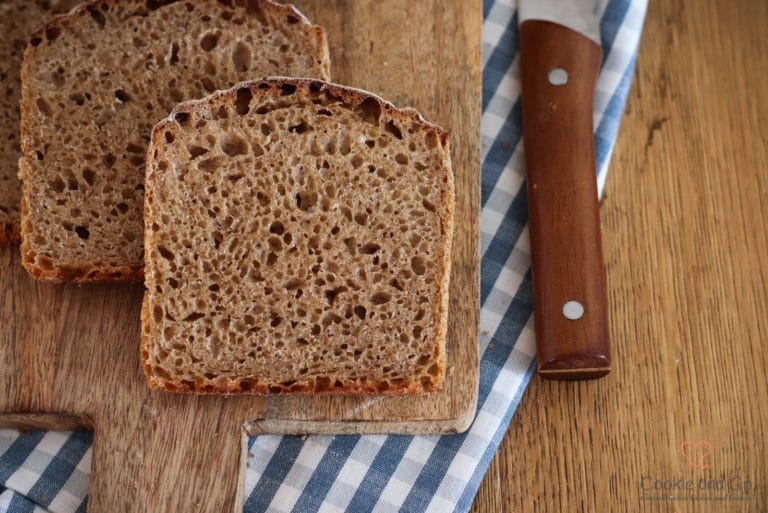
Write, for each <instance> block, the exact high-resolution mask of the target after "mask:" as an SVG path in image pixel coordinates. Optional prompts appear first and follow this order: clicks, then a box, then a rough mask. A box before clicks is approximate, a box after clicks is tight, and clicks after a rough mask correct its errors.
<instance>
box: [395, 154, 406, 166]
mask: <svg viewBox="0 0 768 513" xmlns="http://www.w3.org/2000/svg"><path fill="white" fill-rule="evenodd" d="M395 162H397V163H398V164H400V165H401V166H407V165H408V156H407V155H405V154H403V153H398V154H397V155H395Z"/></svg>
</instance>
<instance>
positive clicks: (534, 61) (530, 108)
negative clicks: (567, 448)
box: [519, 0, 611, 380]
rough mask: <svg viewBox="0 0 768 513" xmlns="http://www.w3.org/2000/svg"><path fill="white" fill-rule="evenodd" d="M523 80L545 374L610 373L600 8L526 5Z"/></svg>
mask: <svg viewBox="0 0 768 513" xmlns="http://www.w3.org/2000/svg"><path fill="white" fill-rule="evenodd" d="M519 9H520V10H519V20H520V32H519V34H520V72H521V81H522V103H523V140H524V147H525V161H526V169H527V192H528V210H529V218H530V237H531V260H532V268H533V289H534V315H535V325H536V352H537V357H538V371H539V375H540V376H541V377H543V378H547V379H558V380H580V379H594V378H599V377H602V376H605V375H606V374H608V372H609V371H610V368H611V357H610V348H609V334H608V308H607V295H606V276H605V268H604V265H603V256H602V245H601V236H600V216H599V203H598V197H597V180H596V173H595V168H596V164H595V143H594V136H593V120H592V107H593V102H594V93H595V86H596V84H597V76H598V73H599V70H600V64H601V61H602V49H601V47H600V44H599V41H600V31H599V23H598V19H597V16H596V15H595V13H594V11H595V0H520V5H519Z"/></svg>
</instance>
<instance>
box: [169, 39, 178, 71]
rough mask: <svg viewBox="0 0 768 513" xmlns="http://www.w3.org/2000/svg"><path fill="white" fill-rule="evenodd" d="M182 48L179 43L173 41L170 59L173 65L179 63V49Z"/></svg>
mask: <svg viewBox="0 0 768 513" xmlns="http://www.w3.org/2000/svg"><path fill="white" fill-rule="evenodd" d="M180 50H181V48H180V47H179V43H173V44H172V45H171V57H170V59H168V63H169V64H170V65H171V66H175V65H176V64H178V63H179V51H180Z"/></svg>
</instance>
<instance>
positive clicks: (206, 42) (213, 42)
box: [200, 32, 221, 52]
mask: <svg viewBox="0 0 768 513" xmlns="http://www.w3.org/2000/svg"><path fill="white" fill-rule="evenodd" d="M220 37H221V34H220V33H219V32H208V33H207V34H205V35H204V36H203V37H202V38H201V39H200V48H202V49H203V50H204V51H206V52H210V51H211V50H213V49H214V48H216V46H217V45H218V44H219V38H220Z"/></svg>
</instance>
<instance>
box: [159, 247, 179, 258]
mask: <svg viewBox="0 0 768 513" xmlns="http://www.w3.org/2000/svg"><path fill="white" fill-rule="evenodd" d="M157 251H158V253H160V256H161V257H163V258H165V259H166V260H170V261H171V262H173V260H174V258H175V255H174V254H173V252H172V251H171V250H169V249H168V248H166V247H165V246H158V247H157Z"/></svg>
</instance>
